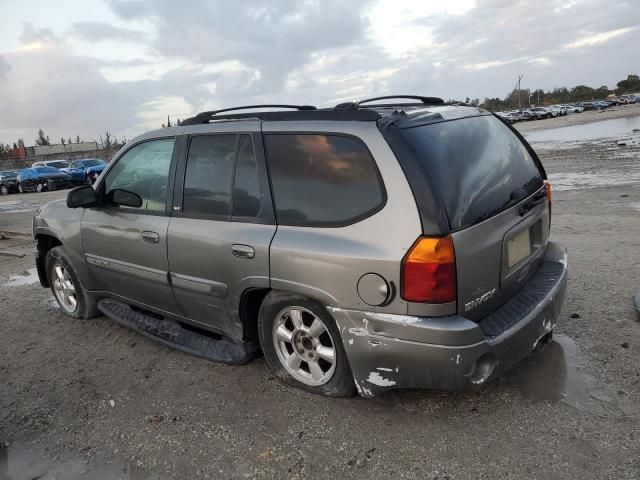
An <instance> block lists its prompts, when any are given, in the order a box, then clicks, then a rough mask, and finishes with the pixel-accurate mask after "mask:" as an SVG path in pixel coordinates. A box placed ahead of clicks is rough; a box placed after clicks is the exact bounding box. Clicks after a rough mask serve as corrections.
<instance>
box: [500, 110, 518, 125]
mask: <svg viewBox="0 0 640 480" xmlns="http://www.w3.org/2000/svg"><path fill="white" fill-rule="evenodd" d="M496 115H498V116H499V117H500V118H502V119H503V120H505V121H507V122H509V123H516V122H517V121H518V118H517V117H516V116H515V115H511V114H510V113H508V112H496Z"/></svg>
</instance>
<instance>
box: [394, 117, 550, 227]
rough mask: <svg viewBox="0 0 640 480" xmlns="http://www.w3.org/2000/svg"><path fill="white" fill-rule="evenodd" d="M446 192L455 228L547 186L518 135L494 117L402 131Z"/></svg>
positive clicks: (442, 194) (474, 221) (469, 119)
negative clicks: (544, 185)
mask: <svg viewBox="0 0 640 480" xmlns="http://www.w3.org/2000/svg"><path fill="white" fill-rule="evenodd" d="M403 133H404V134H405V135H406V136H407V138H408V140H409V142H410V143H411V144H412V145H413V147H414V148H415V150H416V152H417V154H418V156H419V157H420V160H421V162H422V164H423V165H424V167H425V168H426V170H427V172H428V173H429V175H430V176H431V178H432V180H433V183H434V185H435V186H436V188H437V190H438V191H439V193H440V196H441V197H442V200H443V202H444V205H445V208H446V210H447V213H448V216H449V222H450V224H451V228H452V229H454V230H457V229H461V228H465V227H468V226H471V225H473V224H475V223H477V222H480V221H482V220H483V219H485V218H488V217H490V216H493V215H495V214H497V213H498V212H500V211H502V210H504V209H506V208H508V207H509V206H510V205H513V204H515V203H517V202H518V201H520V200H521V199H523V198H525V197H527V196H529V195H531V194H532V193H534V192H535V191H537V190H538V189H539V188H541V187H542V185H543V178H542V173H541V172H540V171H539V170H538V167H537V166H536V163H535V161H534V160H533V158H531V155H529V152H528V151H527V149H526V147H525V146H524V144H523V143H522V142H521V141H520V139H519V138H518V137H517V136H516V135H515V134H514V133H513V132H512V131H511V130H510V129H509V128H508V127H507V126H505V125H504V124H503V123H502V122H501V121H500V120H498V119H497V118H495V117H493V116H480V117H471V118H463V119H460V120H453V121H447V122H440V123H434V124H429V125H422V126H418V127H412V128H407V129H404V130H403Z"/></svg>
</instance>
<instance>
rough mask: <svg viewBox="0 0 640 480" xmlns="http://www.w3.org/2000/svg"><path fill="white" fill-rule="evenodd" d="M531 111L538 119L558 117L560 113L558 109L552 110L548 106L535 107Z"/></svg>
mask: <svg viewBox="0 0 640 480" xmlns="http://www.w3.org/2000/svg"><path fill="white" fill-rule="evenodd" d="M529 111H530V112H531V114H532V115H533V116H534V117H535V118H537V119H538V120H542V119H543V118H551V117H557V116H558V115H560V114H559V113H558V111H556V110H550V109H548V108H546V107H533V108H531V109H530V110H529Z"/></svg>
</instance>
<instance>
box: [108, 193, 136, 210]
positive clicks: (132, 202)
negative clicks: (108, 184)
mask: <svg viewBox="0 0 640 480" xmlns="http://www.w3.org/2000/svg"><path fill="white" fill-rule="evenodd" d="M109 200H110V201H111V202H112V203H115V204H116V205H123V206H125V207H131V208H140V207H141V206H142V198H141V197H140V195H138V194H137V193H133V192H129V191H127V190H121V189H119V188H116V189H115V190H111V191H110V192H109Z"/></svg>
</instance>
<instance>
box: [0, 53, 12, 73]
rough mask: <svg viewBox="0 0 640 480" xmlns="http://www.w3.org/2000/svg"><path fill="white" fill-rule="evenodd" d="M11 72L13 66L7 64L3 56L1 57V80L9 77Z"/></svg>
mask: <svg viewBox="0 0 640 480" xmlns="http://www.w3.org/2000/svg"><path fill="white" fill-rule="evenodd" d="M9 70H11V65H9V62H7V61H6V60H5V58H4V57H3V56H2V55H0V79H2V77H4V76H5V75H7V74H8V73H9Z"/></svg>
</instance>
